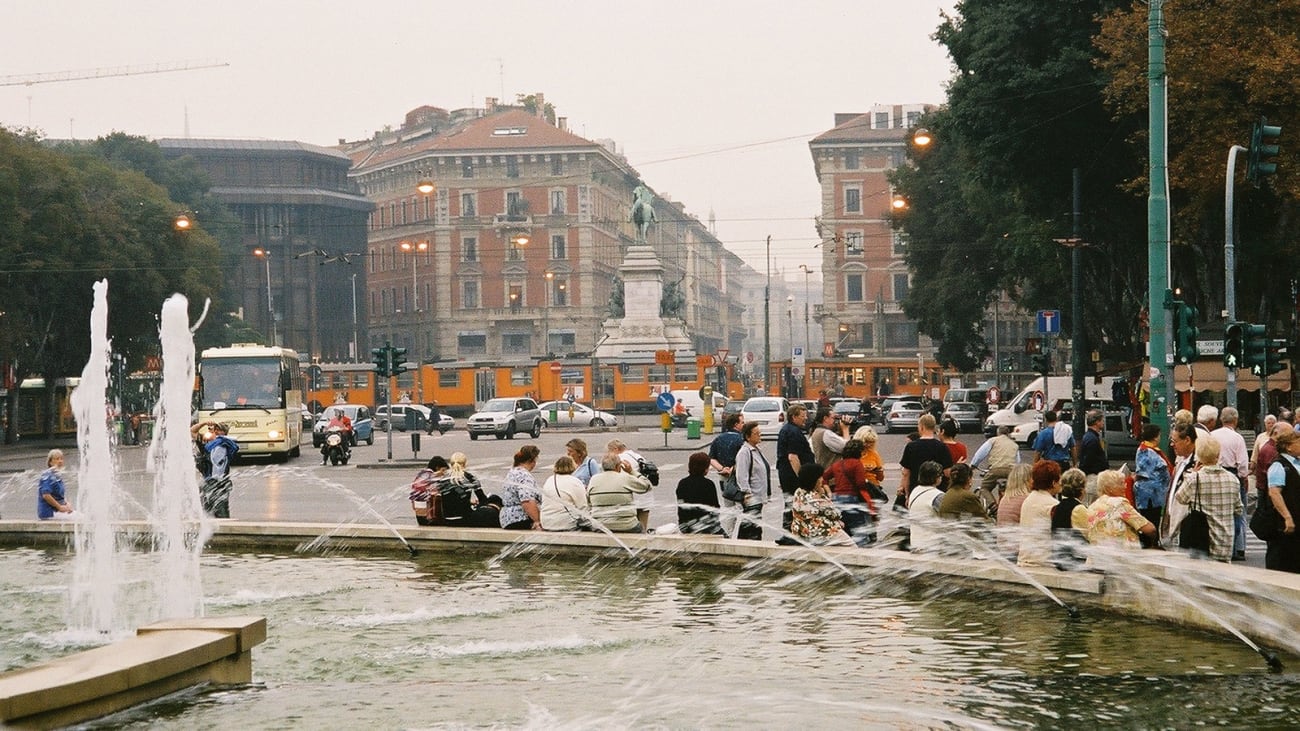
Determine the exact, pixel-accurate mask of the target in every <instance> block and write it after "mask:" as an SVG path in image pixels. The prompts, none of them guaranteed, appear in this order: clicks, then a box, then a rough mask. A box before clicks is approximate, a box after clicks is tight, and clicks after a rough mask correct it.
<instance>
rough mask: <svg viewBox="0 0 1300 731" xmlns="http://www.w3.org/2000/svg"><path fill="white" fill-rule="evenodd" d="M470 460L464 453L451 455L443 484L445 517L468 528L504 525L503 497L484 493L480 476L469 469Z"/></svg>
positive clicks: (441, 486)
mask: <svg viewBox="0 0 1300 731" xmlns="http://www.w3.org/2000/svg"><path fill="white" fill-rule="evenodd" d="M468 462H469V458H468V457H466V456H465V453H464V452H455V453H453V454H452V455H451V466H450V468H449V469H448V470H447V478H446V480H445V481H443V482H440V483H439V489H440V491H441V493H442V517H443V520H444V521H445V522H446V524H447V525H460V526H462V527H467V528H500V527H501V505H502V500H501V497H500V496H498V495H488V494H486V493H484V492H483V486H482V484H480V483H479V481H478V478H477V477H475V476H474V473H472V472H470V471H468V470H467V469H466V466H467V465H468Z"/></svg>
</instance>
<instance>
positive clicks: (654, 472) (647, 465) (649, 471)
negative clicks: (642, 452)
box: [636, 457, 659, 486]
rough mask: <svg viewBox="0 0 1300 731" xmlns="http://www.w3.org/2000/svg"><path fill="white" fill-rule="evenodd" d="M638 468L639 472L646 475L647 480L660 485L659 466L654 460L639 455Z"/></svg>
mask: <svg viewBox="0 0 1300 731" xmlns="http://www.w3.org/2000/svg"><path fill="white" fill-rule="evenodd" d="M636 468H637V471H638V472H640V473H641V474H642V475H644V476H645V478H646V479H647V480H649V481H650V484H651V485H655V486H658V484H659V467H658V466H656V465H655V463H654V462H651V461H650V460H648V459H646V458H645V457H637V460H636Z"/></svg>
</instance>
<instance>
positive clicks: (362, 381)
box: [352, 373, 370, 389]
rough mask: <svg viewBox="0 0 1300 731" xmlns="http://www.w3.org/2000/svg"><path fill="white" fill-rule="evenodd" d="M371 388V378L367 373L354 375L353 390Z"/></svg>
mask: <svg viewBox="0 0 1300 731" xmlns="http://www.w3.org/2000/svg"><path fill="white" fill-rule="evenodd" d="M369 386H370V376H369V375H368V374H366V373H353V374H352V388H360V389H365V388H367V387H369Z"/></svg>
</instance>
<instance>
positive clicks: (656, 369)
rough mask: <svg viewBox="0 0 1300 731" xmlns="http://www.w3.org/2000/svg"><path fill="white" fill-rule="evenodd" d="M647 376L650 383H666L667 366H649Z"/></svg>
mask: <svg viewBox="0 0 1300 731" xmlns="http://www.w3.org/2000/svg"><path fill="white" fill-rule="evenodd" d="M649 378H650V382H651V383H667V382H668V366H661V365H652V366H650V368H649Z"/></svg>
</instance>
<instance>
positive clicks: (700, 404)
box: [672, 389, 727, 423]
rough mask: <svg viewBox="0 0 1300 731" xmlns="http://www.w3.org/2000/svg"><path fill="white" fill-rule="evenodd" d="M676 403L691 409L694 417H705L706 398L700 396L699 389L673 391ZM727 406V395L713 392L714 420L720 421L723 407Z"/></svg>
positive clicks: (715, 421)
mask: <svg viewBox="0 0 1300 731" xmlns="http://www.w3.org/2000/svg"><path fill="white" fill-rule="evenodd" d="M672 393H673V398H674V399H675V401H674V404H676V403H680V404H681V405H682V406H685V407H686V408H687V409H688V410H690V412H691V415H690V417H689V418H692V419H700V420H703V419H704V399H702V398H700V392H699V391H698V390H695V391H692V390H690V389H681V390H678V391H673V392H672ZM726 406H727V397H726V396H724V395H722V394H720V393H718V392H716V391H715V392H714V393H713V421H714V423H720V421H721V419H722V409H723V408H725V407H726ZM674 408H675V407H674Z"/></svg>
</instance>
